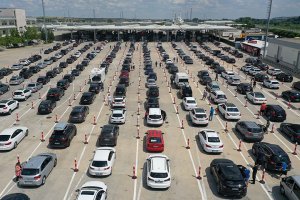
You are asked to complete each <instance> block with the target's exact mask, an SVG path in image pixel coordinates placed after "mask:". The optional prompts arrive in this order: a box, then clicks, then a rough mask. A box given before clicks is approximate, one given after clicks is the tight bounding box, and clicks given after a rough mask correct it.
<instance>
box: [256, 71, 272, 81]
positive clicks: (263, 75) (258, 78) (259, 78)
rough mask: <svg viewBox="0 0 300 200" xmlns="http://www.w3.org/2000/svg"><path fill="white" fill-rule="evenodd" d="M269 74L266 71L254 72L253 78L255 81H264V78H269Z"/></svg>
mask: <svg viewBox="0 0 300 200" xmlns="http://www.w3.org/2000/svg"><path fill="white" fill-rule="evenodd" d="M269 79H270V78H269V76H268V75H267V74H266V73H258V74H255V76H254V80H255V81H257V82H264V80H269Z"/></svg>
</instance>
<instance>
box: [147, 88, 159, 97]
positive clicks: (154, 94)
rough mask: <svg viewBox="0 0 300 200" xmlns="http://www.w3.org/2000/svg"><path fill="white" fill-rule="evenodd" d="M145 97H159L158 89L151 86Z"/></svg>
mask: <svg viewBox="0 0 300 200" xmlns="http://www.w3.org/2000/svg"><path fill="white" fill-rule="evenodd" d="M146 95H147V97H148V98H149V97H158V96H159V89H158V87H154V86H151V87H149V88H148V90H147V92H146Z"/></svg>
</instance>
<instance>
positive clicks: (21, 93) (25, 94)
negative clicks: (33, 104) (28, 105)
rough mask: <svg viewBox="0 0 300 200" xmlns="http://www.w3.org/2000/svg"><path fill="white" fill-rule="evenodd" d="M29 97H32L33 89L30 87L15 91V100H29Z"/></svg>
mask: <svg viewBox="0 0 300 200" xmlns="http://www.w3.org/2000/svg"><path fill="white" fill-rule="evenodd" d="M29 97H31V90H29V89H19V90H16V91H14V93H13V99H14V100H27V99H28V98H29Z"/></svg>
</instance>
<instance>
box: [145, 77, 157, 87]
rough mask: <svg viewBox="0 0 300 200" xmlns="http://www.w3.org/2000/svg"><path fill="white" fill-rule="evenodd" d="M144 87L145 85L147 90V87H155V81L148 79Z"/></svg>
mask: <svg viewBox="0 0 300 200" xmlns="http://www.w3.org/2000/svg"><path fill="white" fill-rule="evenodd" d="M145 85H146V87H147V88H149V87H157V84H156V82H155V79H148V80H147V82H146V84H145Z"/></svg>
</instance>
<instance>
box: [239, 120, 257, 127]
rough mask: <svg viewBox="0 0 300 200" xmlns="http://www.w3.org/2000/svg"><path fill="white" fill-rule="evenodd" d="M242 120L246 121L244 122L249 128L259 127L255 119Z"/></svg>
mask: <svg viewBox="0 0 300 200" xmlns="http://www.w3.org/2000/svg"><path fill="white" fill-rule="evenodd" d="M240 122H244V124H245V125H246V126H247V127H248V128H257V127H259V126H258V124H257V123H256V122H253V121H240Z"/></svg>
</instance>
